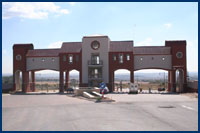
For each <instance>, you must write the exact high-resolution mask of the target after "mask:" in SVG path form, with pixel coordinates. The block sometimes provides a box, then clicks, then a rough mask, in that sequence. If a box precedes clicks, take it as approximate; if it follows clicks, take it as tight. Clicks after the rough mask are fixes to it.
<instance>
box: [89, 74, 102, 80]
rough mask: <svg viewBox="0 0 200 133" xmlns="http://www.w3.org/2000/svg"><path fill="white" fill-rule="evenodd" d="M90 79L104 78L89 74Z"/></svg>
mask: <svg viewBox="0 0 200 133" xmlns="http://www.w3.org/2000/svg"><path fill="white" fill-rule="evenodd" d="M88 78H89V79H101V78H102V74H89V75H88Z"/></svg>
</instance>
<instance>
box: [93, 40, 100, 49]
mask: <svg viewBox="0 0 200 133" xmlns="http://www.w3.org/2000/svg"><path fill="white" fill-rule="evenodd" d="M91 47H92V49H94V50H97V49H99V47H100V43H99V42H98V41H93V42H92V43H91Z"/></svg>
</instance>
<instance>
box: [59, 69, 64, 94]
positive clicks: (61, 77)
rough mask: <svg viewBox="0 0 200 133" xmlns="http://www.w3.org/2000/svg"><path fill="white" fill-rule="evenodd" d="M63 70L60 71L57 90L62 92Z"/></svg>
mask: <svg viewBox="0 0 200 133" xmlns="http://www.w3.org/2000/svg"><path fill="white" fill-rule="evenodd" d="M63 81H64V80H63V71H60V80H59V92H60V93H63V92H64V84H63Z"/></svg>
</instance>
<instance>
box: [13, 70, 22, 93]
mask: <svg viewBox="0 0 200 133" xmlns="http://www.w3.org/2000/svg"><path fill="white" fill-rule="evenodd" d="M14 79H15V81H14V82H15V91H23V90H22V71H20V70H17V71H16V72H15V77H14Z"/></svg>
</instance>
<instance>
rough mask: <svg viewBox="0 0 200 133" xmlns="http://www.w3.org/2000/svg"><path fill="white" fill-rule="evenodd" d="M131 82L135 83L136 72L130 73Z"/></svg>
mask: <svg viewBox="0 0 200 133" xmlns="http://www.w3.org/2000/svg"><path fill="white" fill-rule="evenodd" d="M130 81H131V83H134V71H130Z"/></svg>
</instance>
